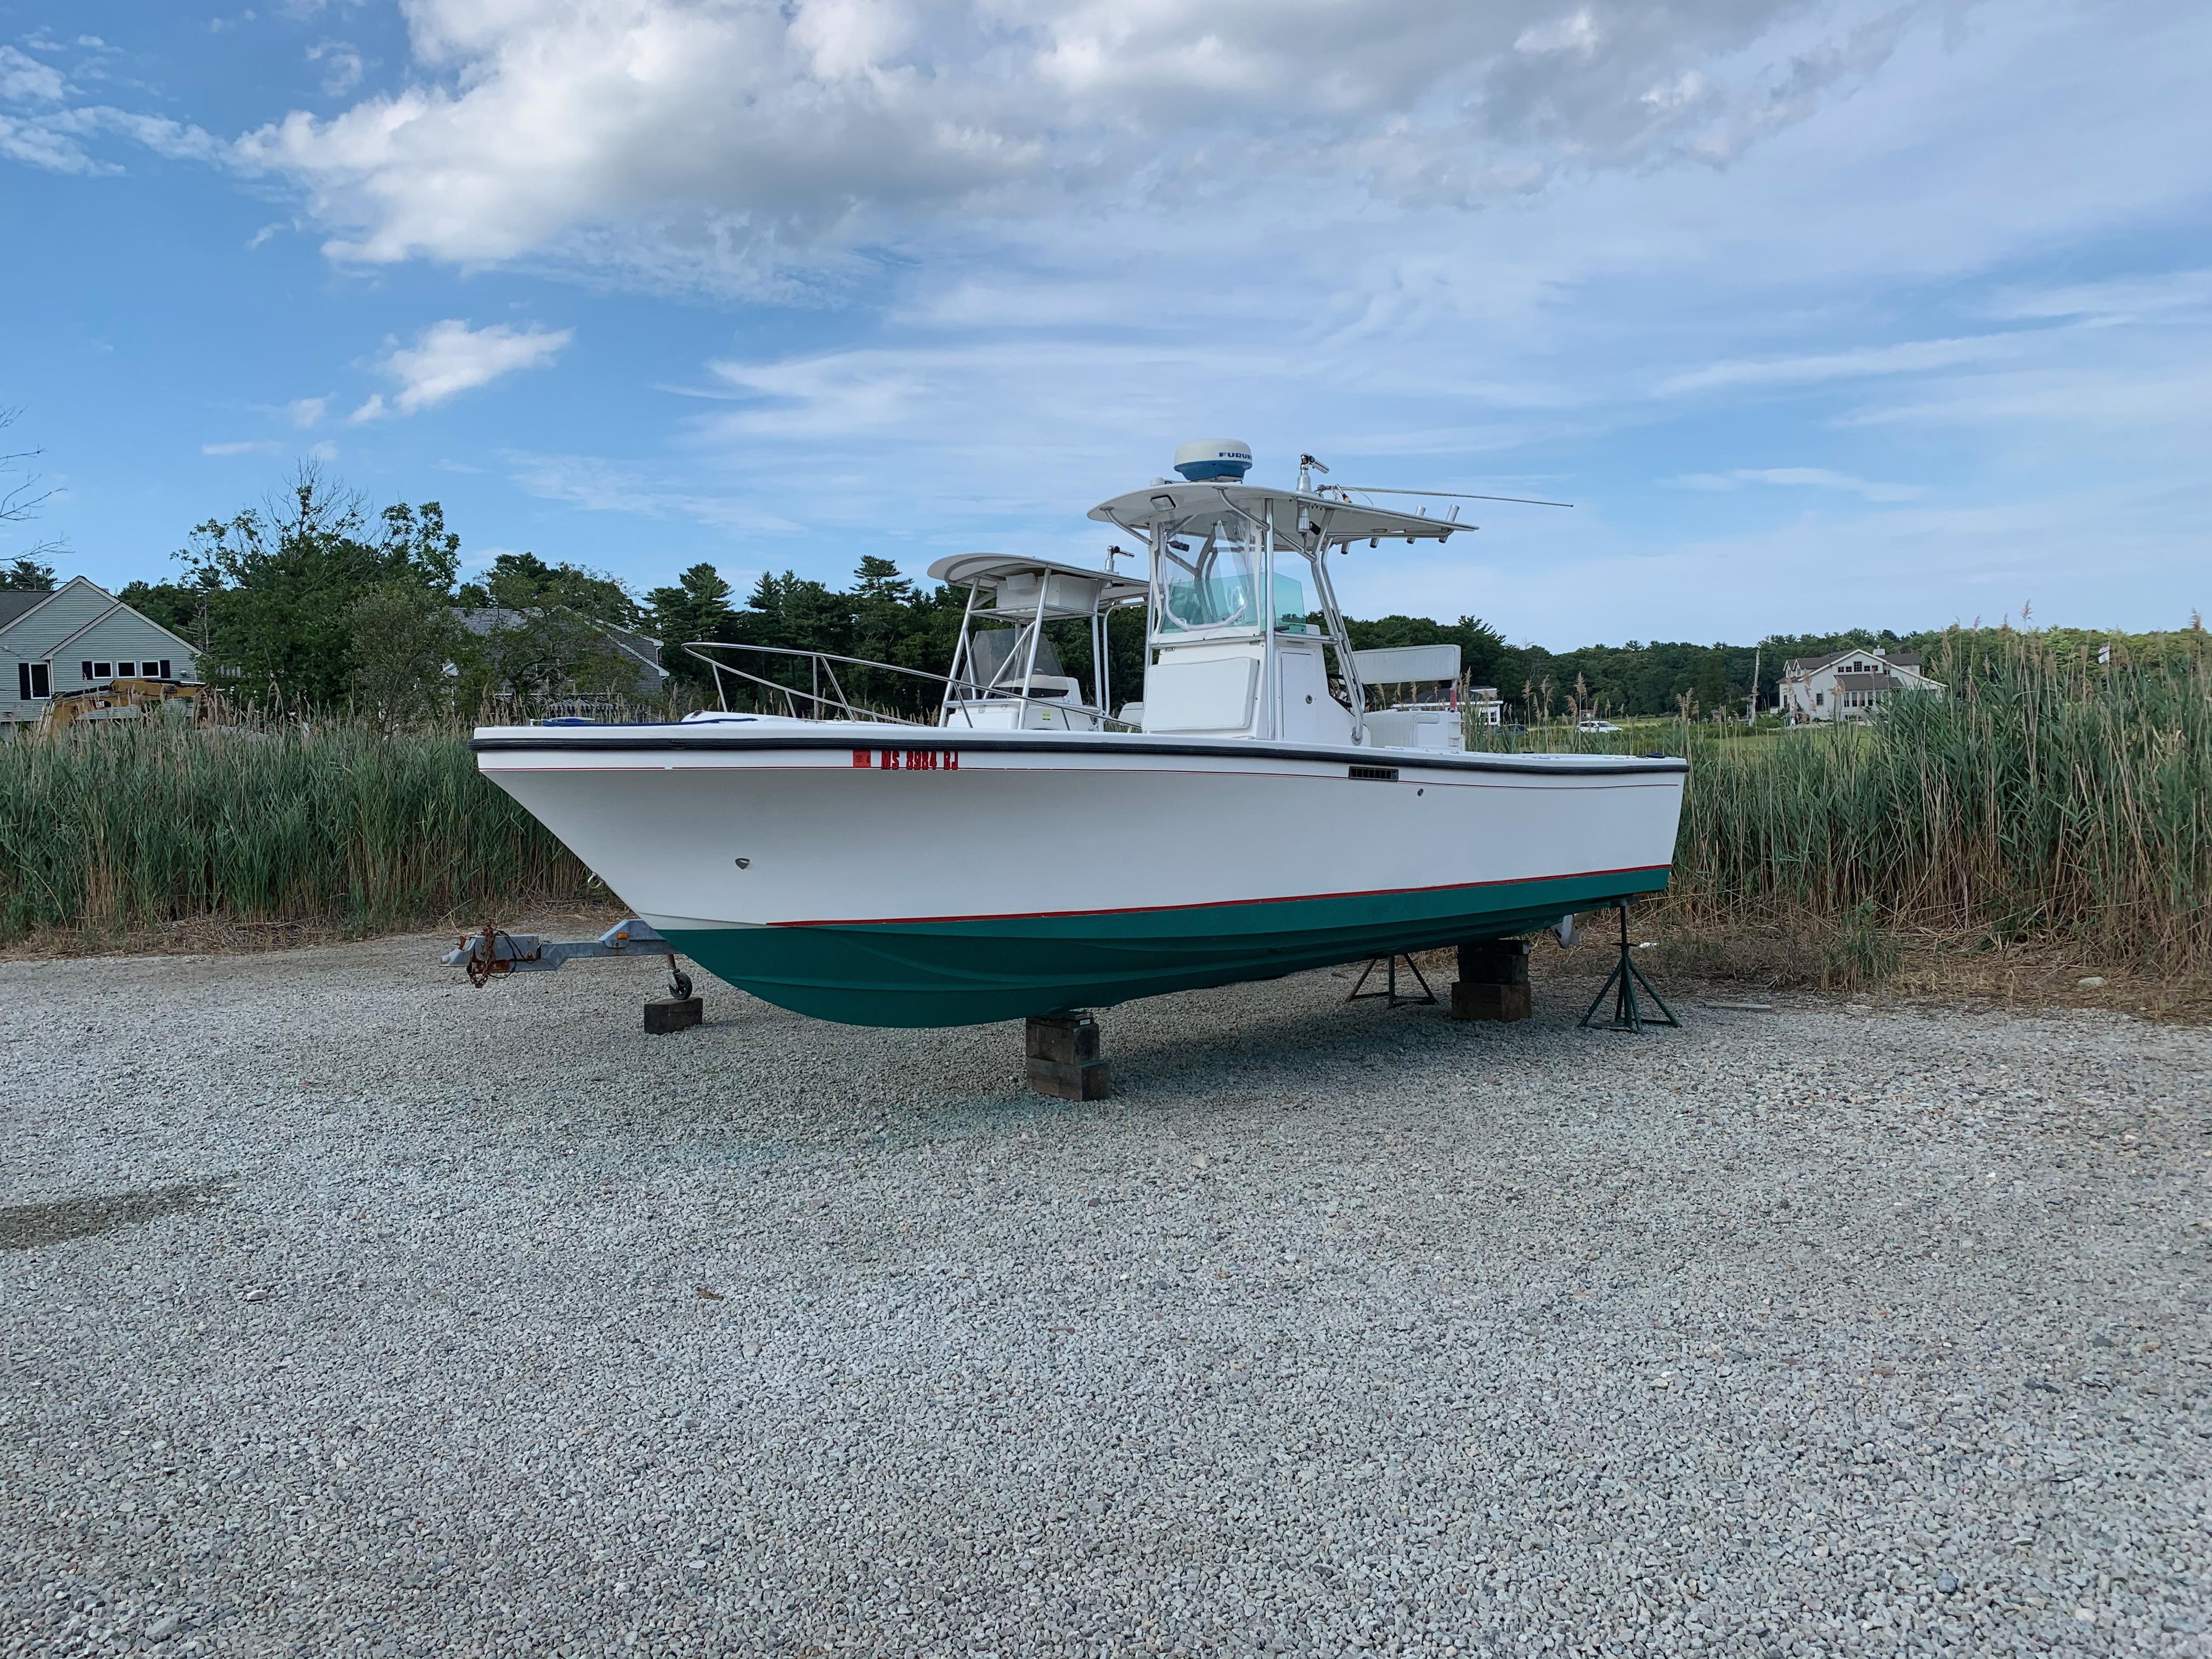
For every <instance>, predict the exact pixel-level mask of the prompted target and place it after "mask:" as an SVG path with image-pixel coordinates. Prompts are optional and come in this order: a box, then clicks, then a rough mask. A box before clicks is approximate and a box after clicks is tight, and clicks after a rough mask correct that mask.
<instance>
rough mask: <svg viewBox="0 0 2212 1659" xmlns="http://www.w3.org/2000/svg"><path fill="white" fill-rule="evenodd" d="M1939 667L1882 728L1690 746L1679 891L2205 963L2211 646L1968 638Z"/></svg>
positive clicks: (1698, 900)
mask: <svg viewBox="0 0 2212 1659" xmlns="http://www.w3.org/2000/svg"><path fill="white" fill-rule="evenodd" d="M1932 671H1933V672H1934V673H1935V675H1936V678H1938V679H1940V680H1942V682H1943V683H1944V684H1946V685H1947V686H1948V688H1949V690H1948V695H1946V696H1942V697H1941V698H1937V697H1907V698H1901V699H1899V700H1897V701H1895V702H1893V703H1891V704H1890V706H1889V707H1888V708H1887V709H1886V710H1885V711H1884V713H1883V715H1882V717H1881V720H1878V721H1877V722H1875V724H1874V725H1872V726H1866V727H1857V728H1854V727H1841V728H1836V727H1816V728H1813V729H1810V730H1799V731H1793V732H1779V733H1775V734H1772V735H1770V736H1767V737H1765V738H1749V739H1744V740H1738V741H1734V742H1729V741H1702V742H1701V741H1692V742H1690V743H1689V744H1686V745H1685V747H1686V750H1687V752H1688V754H1689V757H1690V762H1691V777H1690V787H1689V789H1688V791H1687V793H1686V798H1685V803H1684V812H1683V822H1682V832H1681V836H1680V841H1679V842H1678V843H1677V847H1676V853H1675V859H1676V871H1677V884H1678V888H1679V890H1680V895H1681V897H1682V900H1683V901H1684V902H1686V904H1688V905H1689V906H1691V907H1692V908H1693V909H1700V910H1703V911H1705V912H1706V913H1708V914H1715V915H1720V916H1723V917H1726V918H1730V919H1737V918H1757V917H1759V916H1762V915H1777V914H1779V915H1790V914H1792V913H1796V914H1803V915H1813V916H1818V917H1824V918H1828V919H1832V920H1835V921H1844V922H1846V923H1848V924H1850V927H1852V928H1854V929H1856V930H1857V931H1858V932H1860V933H1866V934H1871V933H1875V932H1876V931H1878V930H1901V929H1911V930H1923V931H1930V932H1937V933H1946V934H1950V935H1956V936H1960V937H1963V938H1966V939H1976V938H1978V939H1984V940H1985V941H1987V942H1989V943H1992V944H2008V943H2029V942H2034V941H2039V940H2050V939H2062V940H2065V941H2069V942H2070V943H2072V944H2074V945H2077V946H2078V947H2080V948H2081V951H2083V952H2084V953H2086V954H2087V955H2090V956H2093V957H2100V958H2102V959H2104V960H2107V961H2112V962H2114V963H2129V964H2131V965H2134V966H2136V967H2139V968H2142V969H2148V970H2152V971H2166V972H2174V973H2196V972H2202V971H2203V970H2204V969H2206V968H2208V967H2212V662H2208V660H2207V659H2206V656H2205V655H2204V653H2201V652H2200V653H2192V654H2191V655H2190V656H2188V657H2185V658H2184V659H2181V660H2180V661H2179V662H2175V661H2172V660H2166V661H2150V662H2129V661H2125V660H2121V661H2117V662H2114V663H2113V664H2112V665H2109V666H2100V665H2095V664H2093V663H2092V664H2089V665H2086V666H2084V665H2073V664H2070V663H2069V662H2067V661H2065V660H2063V659H2061V658H2059V657H2057V655H2056V654H2055V653H2051V651H2049V650H2047V649H2045V647H2043V644H2042V642H2041V641H2039V640H2038V639H2037V638H2036V637H2035V636H2033V635H2028V636H2019V635H2015V636H2013V637H2012V638H2011V639H2010V641H2008V642H2006V643H2004V644H2003V645H2002V647H1999V648H1996V649H1991V648H1990V646H1989V644H1988V642H1987V641H1966V642H1962V643H1961V644H1960V646H1959V647H1956V648H1954V649H1950V650H1947V651H1945V652H1943V653H1938V655H1937V656H1936V659H1935V661H1934V664H1933V666H1932ZM1692 730H1694V728H1692Z"/></svg>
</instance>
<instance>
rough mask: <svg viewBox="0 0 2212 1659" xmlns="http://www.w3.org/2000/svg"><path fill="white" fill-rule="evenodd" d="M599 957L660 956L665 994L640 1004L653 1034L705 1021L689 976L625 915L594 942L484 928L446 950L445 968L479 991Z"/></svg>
mask: <svg viewBox="0 0 2212 1659" xmlns="http://www.w3.org/2000/svg"><path fill="white" fill-rule="evenodd" d="M596 957H667V958H668V995H667V996H666V997H665V998H664V999H662V1000H659V1001H654V1002H648V1003H647V1004H646V1005H645V1029H646V1030H647V1031H649V1032H651V1033H653V1034H654V1035H655V1036H660V1035H665V1034H666V1033H668V1032H671V1031H688V1030H690V1029H691V1028H692V1027H693V1026H694V1025H696V1024H699V1023H700V1022H701V1021H702V1019H704V1018H706V1009H705V1005H704V1003H703V1002H702V1000H701V999H700V998H699V997H698V996H696V995H695V994H693V991H692V988H691V975H689V974H687V973H685V972H684V969H682V967H680V966H679V965H678V963H677V960H676V952H675V951H672V950H671V949H670V948H669V945H668V941H667V940H666V939H663V938H662V937H661V936H660V935H659V933H656V932H655V931H654V930H653V927H652V925H651V924H650V923H648V922H647V921H644V920H643V919H642V918H641V917H638V916H626V917H624V918H623V920H622V921H618V922H617V923H616V924H615V925H614V926H613V927H610V928H608V929H607V931H606V932H605V933H601V934H600V935H599V937H598V938H597V939H574V940H556V939H542V938H540V937H539V936H538V934H536V933H507V931H506V930H505V929H503V928H499V927H490V926H486V927H483V928H480V929H479V930H477V932H476V933H471V934H470V935H469V936H468V937H467V938H465V939H462V940H461V941H459V943H458V944H457V945H454V946H453V949H452V950H450V951H447V952H446V955H445V958H444V960H445V964H446V966H447V967H448V968H459V969H461V970H462V971H463V972H464V973H465V974H466V975H468V976H469V983H470V984H471V985H473V986H476V987H477V988H478V989H482V988H483V987H484V986H486V985H488V984H489V983H490V982H491V981H492V980H493V978H494V977H495V976H496V975H501V974H550V973H555V972H557V971H558V970H559V969H562V968H563V967H565V966H567V965H568V963H572V962H586V961H590V960H592V959H594V958H596Z"/></svg>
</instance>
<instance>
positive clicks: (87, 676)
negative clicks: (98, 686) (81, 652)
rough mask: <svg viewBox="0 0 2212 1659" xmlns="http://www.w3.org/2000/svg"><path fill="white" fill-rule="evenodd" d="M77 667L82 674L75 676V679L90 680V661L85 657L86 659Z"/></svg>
mask: <svg viewBox="0 0 2212 1659" xmlns="http://www.w3.org/2000/svg"><path fill="white" fill-rule="evenodd" d="M77 666H78V667H79V668H80V669H82V670H83V672H82V673H81V674H79V675H78V676H77V678H79V679H85V680H88V679H90V678H92V659H91V658H89V657H87V658H86V659H84V660H83V661H82V662H81V663H79V664H78V665H77Z"/></svg>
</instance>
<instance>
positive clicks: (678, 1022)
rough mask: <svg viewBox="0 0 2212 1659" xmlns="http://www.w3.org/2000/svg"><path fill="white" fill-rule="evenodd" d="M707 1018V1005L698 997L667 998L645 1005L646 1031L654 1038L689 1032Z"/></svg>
mask: <svg viewBox="0 0 2212 1659" xmlns="http://www.w3.org/2000/svg"><path fill="white" fill-rule="evenodd" d="M706 1017H707V1009H706V1004H705V1002H704V1001H703V1000H702V999H700V998H698V997H665V998H663V999H662V1000H660V1001H659V1002H648V1003H647V1004H646V1005H645V1029H646V1030H647V1031H648V1032H650V1033H652V1034H653V1036H667V1035H668V1033H670V1032H671V1031H688V1030H690V1029H691V1028H692V1027H693V1026H694V1025H696V1024H699V1022H700V1021H701V1020H702V1019H704V1018H706Z"/></svg>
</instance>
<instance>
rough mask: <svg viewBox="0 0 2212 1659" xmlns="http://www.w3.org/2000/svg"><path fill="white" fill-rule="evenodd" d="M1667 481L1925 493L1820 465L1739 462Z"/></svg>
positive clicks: (1874, 496) (1914, 496) (1882, 496)
mask: <svg viewBox="0 0 2212 1659" xmlns="http://www.w3.org/2000/svg"><path fill="white" fill-rule="evenodd" d="M1668 483H1672V484H1673V485H1674V487H1675V488H1677V489H1707V490H1721V489H1741V488H1742V487H1743V486H1744V485H1746V484H1747V483H1763V484H1786V485H1796V486H1800V487H1803V488H1808V489H1842V490H1848V491H1850V493H1851V494H1853V495H1859V496H1863V497H1864V498H1865V499H1866V500H1868V501H1917V500H1918V499H1919V498H1920V497H1921V496H1922V495H1926V494H1927V493H1928V492H1927V491H1925V490H1924V489H1920V488H1919V487H1918V486H1917V485H1915V484H1894V483H1875V482H1873V481H1872V480H1871V479H1867V478H1855V477H1851V475H1850V473H1848V472H1833V471H1829V470H1828V469H1827V468H1826V467H1824V466H1740V467H1737V468H1735V470H1734V471H1729V472H1688V473H1685V474H1683V475H1682V476H1681V477H1679V478H1671V479H1669V480H1668Z"/></svg>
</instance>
